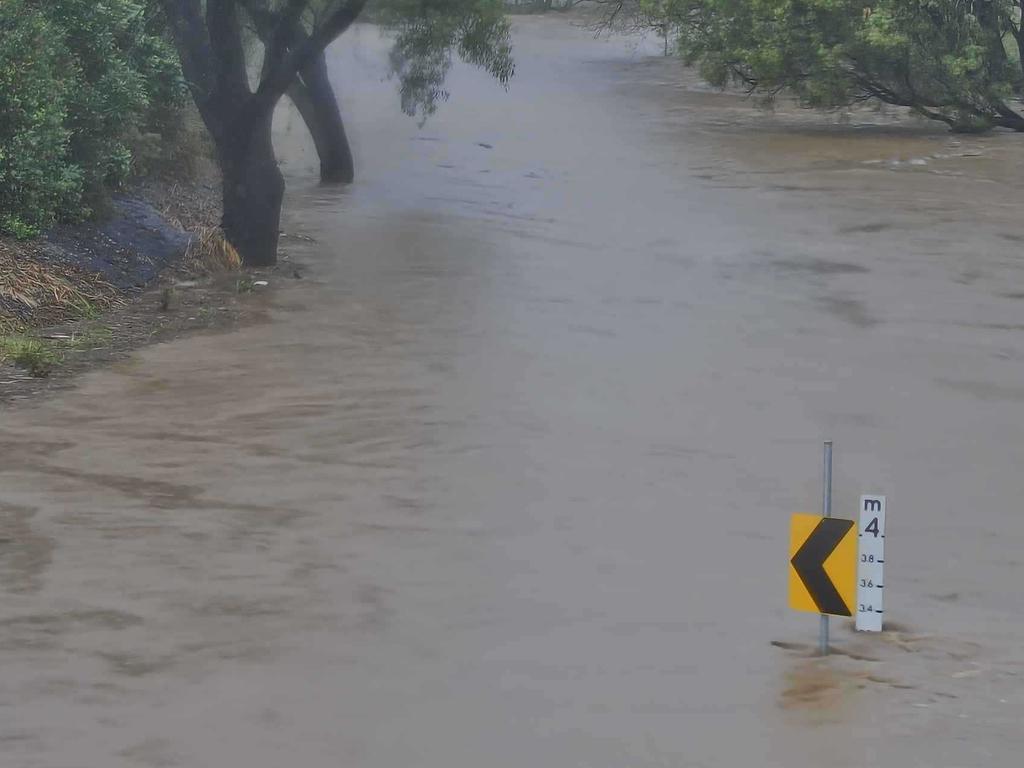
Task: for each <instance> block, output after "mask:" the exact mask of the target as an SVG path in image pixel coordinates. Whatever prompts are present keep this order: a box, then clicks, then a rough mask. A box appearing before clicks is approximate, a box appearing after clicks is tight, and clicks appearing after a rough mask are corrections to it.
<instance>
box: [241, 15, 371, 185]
mask: <svg viewBox="0 0 1024 768" xmlns="http://www.w3.org/2000/svg"><path fill="white" fill-rule="evenodd" d="M245 4H246V6H247V8H248V13H249V16H250V18H251V19H252V22H253V31H254V32H255V33H256V36H257V37H258V38H259V40H260V43H261V44H262V45H263V47H264V50H265V49H266V47H267V46H268V45H269V44H270V43H271V40H272V36H273V34H274V16H273V13H271V12H268V8H267V3H266V2H265V0H264V1H262V2H261V1H259V0H249V1H248V2H246V3H245ZM293 33H294V35H295V38H296V40H298V41H299V42H300V43H301V42H303V41H304V40H305V38H306V37H308V34H307V32H306V30H305V28H304V27H303V26H302V25H301V24H299V23H298V21H296V25H295V29H294V30H293ZM287 93H288V98H289V99H291V101H292V103H293V104H294V105H295V108H296V109H297V110H298V112H299V115H300V116H301V117H302V120H303V122H304V123H305V124H306V128H307V129H308V130H309V134H310V137H311V138H312V139H313V146H314V147H315V148H316V153H317V156H318V157H319V158H320V180H321V181H322V182H324V183H327V184H331V183H349V182H351V181H352V180H353V178H354V177H355V163H354V161H353V159H352V148H351V147H350V146H349V143H348V135H347V134H346V132H345V124H344V122H343V121H342V119H341V108H340V106H339V104H338V98H337V96H336V95H335V92H334V88H333V86H332V85H331V80H330V77H329V75H328V70H327V56H326V54H325V52H324V51H320V53H318V54H317V55H316V56H314V57H313V59H312V60H311V61H310V62H309V63H308V64H307V65H306V66H304V67H303V68H302V69H301V70H300V71H299V72H298V75H297V76H296V78H295V80H294V81H293V82H292V84H291V86H290V87H289V88H288V92H287Z"/></svg>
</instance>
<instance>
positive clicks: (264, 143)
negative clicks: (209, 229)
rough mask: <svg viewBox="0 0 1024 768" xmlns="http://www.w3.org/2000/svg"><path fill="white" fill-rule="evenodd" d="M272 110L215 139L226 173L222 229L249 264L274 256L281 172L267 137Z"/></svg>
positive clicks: (272, 260)
mask: <svg viewBox="0 0 1024 768" xmlns="http://www.w3.org/2000/svg"><path fill="white" fill-rule="evenodd" d="M271 122H272V113H270V112H268V113H267V114H266V115H265V116H262V117H260V118H258V119H257V120H255V121H253V122H251V123H247V124H245V125H244V126H241V127H240V128H239V129H238V130H234V131H225V132H223V133H221V136H220V138H219V140H217V154H218V156H219V158H220V166H221V173H222V174H223V177H224V215H223V218H222V219H221V226H222V227H223V229H224V235H225V236H226V237H227V239H228V242H230V243H231V244H232V245H233V246H234V247H235V248H236V249H237V250H238V253H239V255H240V256H241V257H242V262H243V263H244V264H245V265H246V266H250V267H266V266H272V265H273V264H274V263H275V262H276V260H277V241H278V237H279V235H280V226H281V201H282V200H283V199H284V177H283V176H282V175H281V170H280V169H279V168H278V167H277V160H276V159H275V157H274V145H273V142H272V141H271V133H270V129H271Z"/></svg>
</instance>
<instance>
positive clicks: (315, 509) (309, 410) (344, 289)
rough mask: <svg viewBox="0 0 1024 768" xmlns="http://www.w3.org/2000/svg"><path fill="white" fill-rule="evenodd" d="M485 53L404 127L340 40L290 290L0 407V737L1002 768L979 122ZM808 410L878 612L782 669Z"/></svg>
mask: <svg viewBox="0 0 1024 768" xmlns="http://www.w3.org/2000/svg"><path fill="white" fill-rule="evenodd" d="M515 45H516V50H515V52H516V58H517V74H516V77H515V79H514V81H513V82H512V85H511V88H510V89H509V91H508V92H507V93H506V92H505V91H504V90H502V89H501V88H500V87H499V86H497V85H496V84H495V83H494V82H492V81H490V80H489V79H488V78H487V77H486V76H484V75H483V74H481V73H479V72H476V71H474V70H471V69H469V68H466V67H463V66H461V65H458V66H456V67H455V69H454V70H453V72H452V77H451V81H450V90H451V94H452V97H451V100H450V102H449V103H447V104H445V105H444V106H443V107H442V109H441V110H440V112H439V113H438V114H437V115H436V116H435V117H433V118H431V119H430V120H429V121H428V122H427V123H426V124H425V125H424V126H423V127H422V128H421V127H419V126H418V125H417V123H416V122H415V121H413V120H409V119H408V118H406V117H404V116H403V115H401V113H400V111H399V107H398V99H397V96H396V93H395V84H394V83H393V82H389V81H388V80H387V79H386V73H387V69H386V49H387V47H386V45H385V44H384V43H383V42H382V41H381V39H380V37H379V35H378V34H377V32H376V31H375V29H374V28H372V27H370V26H363V27H358V28H356V29H354V30H353V31H352V32H351V33H349V34H347V35H346V36H345V38H344V39H343V40H342V41H341V42H340V43H339V44H337V45H336V46H335V47H334V48H333V49H332V51H331V68H332V73H333V76H334V78H335V81H336V83H337V85H338V87H339V90H340V93H341V100H342V108H343V112H344V113H345V114H346V116H347V118H348V124H349V128H350V131H351V133H352V134H353V139H354V148H355V152H356V157H357V161H358V173H359V181H358V183H356V184H355V185H353V186H351V187H350V188H347V189H324V188H320V187H319V186H317V185H316V183H315V175H314V173H313V168H314V165H315V162H314V161H315V158H314V156H313V153H312V150H311V149H310V147H309V146H308V142H307V140H306V138H305V136H304V135H303V133H302V126H301V123H300V122H299V121H298V120H297V119H296V118H295V116H294V115H292V114H290V113H289V112H288V111H287V110H285V109H283V110H282V112H281V113H280V115H279V116H278V118H279V119H278V120H277V131H278V148H279V153H280V155H281V157H282V160H283V163H284V168H285V170H286V172H287V174H288V177H289V197H288V201H287V215H286V218H287V222H286V229H287V231H288V232H289V233H290V234H302V235H304V236H307V237H309V238H312V239H313V240H314V241H315V242H308V241H307V240H304V239H300V238H297V237H290V238H289V237H286V238H285V239H284V243H285V244H286V245H287V249H288V253H289V257H290V258H292V259H295V260H299V261H301V262H303V264H304V265H305V267H306V271H305V275H306V279H303V280H301V281H288V282H289V284H288V285H287V286H285V285H279V286H276V287H275V285H272V286H271V287H270V293H267V294H265V295H264V296H265V298H264V299H263V300H265V301H266V302H267V304H268V309H267V312H268V315H269V319H268V320H267V321H266V322H263V323H260V324H257V325H253V326H250V327H247V328H243V329H241V330H237V331H234V332H231V333H228V334H221V335H210V336H198V337H193V338H189V339H183V340H177V341H174V342H172V343H167V344H161V345H157V346H154V347H150V348H148V349H146V350H144V351H142V352H140V353H139V354H137V355H135V356H134V357H133V358H132V359H131V360H130V361H128V362H126V363H122V364H118V365H117V366H115V367H113V368H111V369H108V370H103V371H98V372H94V373H91V374H89V375H88V376H86V377H84V378H82V379H81V380H80V382H79V384H78V385H77V386H76V387H75V388H74V389H71V390H68V391H66V392H63V393H59V394H57V395H56V396H54V397H52V398H50V399H48V400H46V401H43V402H39V403H37V404H35V405H32V406H19V407H17V408H11V409H8V410H6V411H4V412H3V413H2V416H0V455H2V463H0V591H2V597H0V668H2V669H3V674H2V676H0V764H2V765H3V766H5V768H8V767H9V768H37V767H38V768H130V767H133V766H154V767H156V766H160V767H164V766H183V767H188V768H192V767H198V766H210V767H211V768H279V767H280V766H283V765H288V766H296V768H300V767H301V768H321V767H323V768H327V767H328V766H330V767H331V768H336V767H337V766H343V767H344V768H405V767H411V766H418V767H421V768H523V766H538V767H540V766H545V767H547V766H551V767H557V768H568V767H569V766H573V767H576V766H586V767H587V768H638V767H639V766H673V767H675V766H709V767H710V766H714V767H716V768H717V767H720V768H737V767H738V766H784V767H785V768H818V766H825V765H827V766H830V768H841V767H844V766H848V767H849V768H863V767H864V766H883V767H884V766H898V767H899V768H909V767H910V766H929V767H930V768H935V767H938V766H949V767H950V768H952V767H953V766H963V767H968V768H977V767H978V766H1001V767H1005V766H1010V765H1015V764H1018V763H1019V760H1020V754H1021V750H1022V749H1024V731H1022V729H1021V727H1020V724H1021V721H1022V716H1024V590H1022V589H1021V584H1022V580H1024V516H1022V514H1021V505H1020V499H1021V498H1022V496H1024V473H1022V471H1021V468H1022V466H1024V439H1022V438H1024V254H1022V249H1024V225H1022V224H1021V220H1020V200H1021V195H1022V192H1024V183H1022V182H1021V180H1020V173H1019V170H1020V168H1021V167H1022V165H1021V163H1022V161H1024V140H1022V139H1021V138H1019V137H1016V136H1011V135H999V134H995V135H991V136H984V137H955V136H952V135H950V134H947V133H945V132H943V131H942V130H941V129H939V128H936V127H933V126H930V125H927V124H924V123H917V122H913V121H909V120H907V119H906V118H905V116H899V115H892V114H886V113H884V112H882V113H875V112H871V111H858V112H855V113H853V114H852V115H847V116H843V115H826V116H822V115H814V114H809V113H802V112H799V111H797V110H793V109H790V108H788V107H783V108H780V109H778V110H776V111H775V112H774V113H765V112H763V111H759V110H758V109H756V108H755V107H754V106H753V105H752V104H751V103H750V102H748V101H746V100H744V99H743V98H742V97H738V96H734V95H728V94H719V93H716V92H713V91H710V90H708V89H706V88H702V87H701V86H700V84H699V83H698V82H697V80H696V79H695V77H694V76H693V75H692V74H690V73H688V72H687V71H685V70H684V69H683V68H682V67H681V66H680V65H679V64H678V62H675V61H671V60H664V59H661V58H658V57H656V56H650V55H649V52H648V51H647V49H646V48H645V46H644V45H640V46H637V45H635V44H634V43H632V42H630V41H624V40H621V39H612V40H601V39H594V38H593V36H592V35H590V34H589V33H588V32H586V31H585V30H581V29H578V28H574V27H573V26H571V25H570V24H568V23H566V21H565V20H564V19H563V18H561V17H552V18H523V19H520V20H518V21H517V22H516V26H515ZM651 45H652V48H653V50H654V51H656V50H657V43H656V42H653V43H652V44H651ZM278 282H280V283H284V282H285V281H283V280H281V281H278ZM825 439H832V440H834V441H835V445H836V449H835V450H836V465H835V501H834V511H835V514H836V515H838V516H847V517H850V516H853V515H854V514H855V507H856V503H857V498H858V497H859V495H860V494H862V493H870V492H877V493H884V494H886V495H887V497H888V504H889V523H888V539H887V569H888V570H887V572H886V593H887V595H886V600H887V602H886V609H887V613H886V620H887V622H888V625H889V628H890V629H889V631H888V632H886V633H883V634H882V635H880V636H878V635H876V636H865V635H855V634H854V633H853V632H852V630H851V629H850V627H848V626H847V625H846V624H845V623H844V622H838V621H837V622H835V624H834V630H833V635H834V641H835V644H836V647H837V653H836V654H835V655H833V656H832V657H830V658H829V659H827V660H819V659H815V658H813V657H811V656H810V655H808V650H809V648H810V647H811V646H812V645H813V642H814V640H815V638H816V632H817V619H816V617H814V616H812V615H809V614H798V613H794V612H791V611H790V610H788V609H787V607H786V593H785V590H786V583H787V576H786V573H787V563H786V552H787V545H788V521H789V516H790V513H792V512H796V511H806V512H814V511H816V510H818V509H819V508H820V499H821V497H820V494H821V491H820V477H819V474H820V461H821V459H820V450H821V442H822V441H823V440H825Z"/></svg>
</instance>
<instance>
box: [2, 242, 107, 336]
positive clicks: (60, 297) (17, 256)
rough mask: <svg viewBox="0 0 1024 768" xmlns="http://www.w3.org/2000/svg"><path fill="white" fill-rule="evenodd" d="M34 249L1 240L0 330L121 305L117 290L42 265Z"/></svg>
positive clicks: (64, 267) (69, 269) (77, 272)
mask: <svg viewBox="0 0 1024 768" xmlns="http://www.w3.org/2000/svg"><path fill="white" fill-rule="evenodd" d="M37 249H38V246H37V245H34V244H33V243H18V242H14V241H11V240H6V239H0V332H10V331H12V330H16V329H19V328H22V327H24V325H25V322H26V321H27V320H28V319H29V318H31V321H32V324H34V325H39V324H41V323H58V322H63V321H66V320H74V319H78V318H81V317H90V316H94V315H95V314H96V313H98V312H100V311H102V310H105V309H109V308H111V307H116V306H121V305H123V303H124V299H123V298H121V295H120V293H119V291H118V290H117V289H116V288H115V287H114V286H112V285H110V284H109V283H107V282H105V281H104V280H102V279H101V278H100V277H98V276H97V275H93V274H91V273H88V272H84V271H82V270H79V269H76V268H74V267H72V266H67V265H57V264H47V263H41V262H40V261H38V260H37V259H36V256H37V254H38V250H37Z"/></svg>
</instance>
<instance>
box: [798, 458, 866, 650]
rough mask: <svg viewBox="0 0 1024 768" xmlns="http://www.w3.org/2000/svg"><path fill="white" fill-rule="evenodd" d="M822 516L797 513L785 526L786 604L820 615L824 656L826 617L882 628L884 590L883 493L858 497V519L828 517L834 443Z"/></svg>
mask: <svg viewBox="0 0 1024 768" xmlns="http://www.w3.org/2000/svg"><path fill="white" fill-rule="evenodd" d="M821 507H822V514H821V515H820V516H818V515H809V514H795V515H793V517H792V519H791V521H790V527H789V605H790V607H791V608H793V609H794V610H797V611H807V612H810V613H817V614H820V615H821V627H820V634H819V638H818V649H819V652H820V653H821V654H822V655H827V654H828V634H829V624H828V620H829V616H855V617H856V618H855V624H856V627H857V629H858V630H860V631H864V632H881V631H882V615H883V613H884V608H883V590H884V588H885V577H884V569H885V496H861V497H860V513H859V518H858V520H857V521H856V522H855V521H853V520H843V519H840V518H835V517H832V443H830V442H829V443H825V463H824V482H823V484H822V504H821Z"/></svg>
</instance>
